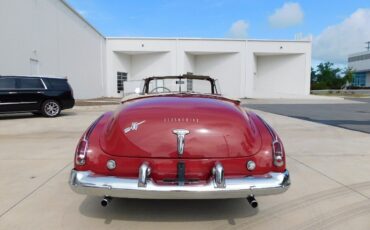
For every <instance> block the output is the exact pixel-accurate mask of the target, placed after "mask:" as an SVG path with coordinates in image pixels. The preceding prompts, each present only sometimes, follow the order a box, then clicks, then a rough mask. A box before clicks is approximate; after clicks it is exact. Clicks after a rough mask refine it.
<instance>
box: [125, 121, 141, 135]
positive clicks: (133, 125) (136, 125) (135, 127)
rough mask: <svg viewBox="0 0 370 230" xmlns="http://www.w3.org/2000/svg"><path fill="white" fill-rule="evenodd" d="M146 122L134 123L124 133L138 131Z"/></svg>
mask: <svg viewBox="0 0 370 230" xmlns="http://www.w3.org/2000/svg"><path fill="white" fill-rule="evenodd" d="M144 122H145V120H144V121H140V122H132V123H131V126H130V127H127V128H125V129H124V132H125V133H128V132H130V131H132V130H134V131H136V130H137V129H138V128H139V125H141V124H143V123H144Z"/></svg>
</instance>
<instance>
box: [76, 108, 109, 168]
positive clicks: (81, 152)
mask: <svg viewBox="0 0 370 230" xmlns="http://www.w3.org/2000/svg"><path fill="white" fill-rule="evenodd" d="M103 116H104V115H102V116H100V117H99V118H98V119H96V120H95V121H94V123H92V124H91V125H90V127H89V128H88V129H87V131H86V132H85V133H84V135H83V137H82V138H81V140H80V142H79V143H78V145H77V148H76V152H75V164H76V165H79V166H82V165H85V164H86V159H87V153H88V151H89V138H90V135H91V133H92V131H93V130H94V129H95V127H96V125H97V124H98V122H99V121H100V120H101V119H102V118H103ZM82 144H83V145H84V146H83V148H82V149H81V145H82Z"/></svg>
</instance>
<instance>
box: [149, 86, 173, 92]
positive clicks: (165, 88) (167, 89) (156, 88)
mask: <svg viewBox="0 0 370 230" xmlns="http://www.w3.org/2000/svg"><path fill="white" fill-rule="evenodd" d="M158 89H164V90H166V91H167V92H169V93H170V92H171V90H170V89H169V88H167V87H164V86H158V87H155V88H154V89H152V90H151V91H150V92H151V93H153V92H154V91H156V92H157V93H158Z"/></svg>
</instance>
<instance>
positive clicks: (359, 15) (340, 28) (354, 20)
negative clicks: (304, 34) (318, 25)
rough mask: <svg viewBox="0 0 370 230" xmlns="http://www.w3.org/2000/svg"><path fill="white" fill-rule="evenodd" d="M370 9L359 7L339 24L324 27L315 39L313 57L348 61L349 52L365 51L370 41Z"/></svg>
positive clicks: (341, 61) (324, 59)
mask: <svg viewBox="0 0 370 230" xmlns="http://www.w3.org/2000/svg"><path fill="white" fill-rule="evenodd" d="M369 23H370V9H358V10H356V11H355V12H354V13H353V14H352V15H350V16H349V17H348V18H346V19H345V20H344V21H342V22H341V23H339V24H337V25H332V26H329V27H327V28H326V29H324V30H323V31H322V32H321V33H320V34H319V35H318V36H316V37H314V40H313V58H314V59H318V60H322V61H331V62H334V63H346V61H347V57H348V54H350V53H354V52H359V51H365V49H364V47H365V42H366V41H370V25H369Z"/></svg>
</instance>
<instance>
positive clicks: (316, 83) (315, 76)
mask: <svg viewBox="0 0 370 230" xmlns="http://www.w3.org/2000/svg"><path fill="white" fill-rule="evenodd" d="M341 73H344V77H342V76H341ZM351 78H352V72H351V70H347V69H346V70H345V72H343V71H342V70H341V69H340V68H337V67H334V64H333V63H331V62H325V63H320V64H319V65H317V67H316V70H314V69H312V68H311V89H340V88H342V87H343V86H344V85H345V84H346V82H347V81H349V82H351V80H352V79H351Z"/></svg>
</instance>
